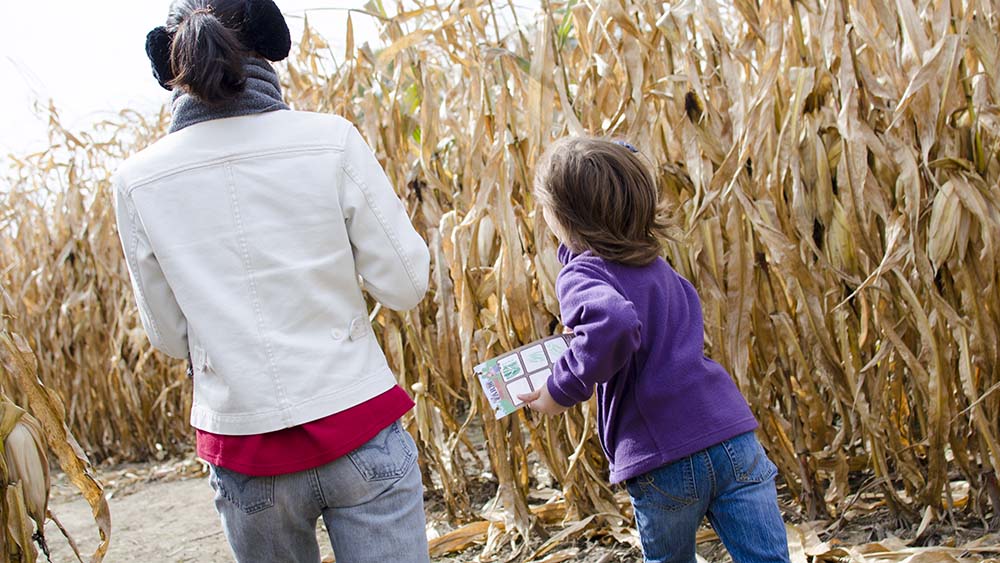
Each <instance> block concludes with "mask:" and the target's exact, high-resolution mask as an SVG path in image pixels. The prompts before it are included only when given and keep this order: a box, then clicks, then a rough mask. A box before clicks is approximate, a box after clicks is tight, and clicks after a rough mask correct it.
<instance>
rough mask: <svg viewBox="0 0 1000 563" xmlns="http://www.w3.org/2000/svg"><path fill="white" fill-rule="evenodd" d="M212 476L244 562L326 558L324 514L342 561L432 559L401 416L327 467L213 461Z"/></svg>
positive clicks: (413, 452)
mask: <svg viewBox="0 0 1000 563" xmlns="http://www.w3.org/2000/svg"><path fill="white" fill-rule="evenodd" d="M211 482H212V487H213V488H215V492H216V494H215V507H216V508H217V509H218V511H219V514H220V515H221V516H222V528H223V530H225V533H226V539H228V540H229V545H230V546H231V547H232V548H233V554H234V555H235V556H236V560H237V561H238V562H239V563H244V562H257V561H268V562H270V561H275V562H277V561H281V562H288V563H293V562H294V563H319V559H320V552H319V544H318V543H317V541H316V521H317V519H319V517H320V516H322V517H323V521H324V522H325V523H326V529H327V531H328V533H329V535H330V541H331V542H332V543H333V552H334V554H335V555H336V556H337V561H345V562H348V563H388V562H392V563H397V562H399V563H429V562H430V557H429V556H428V553H427V535H426V534H427V532H426V528H425V523H424V489H423V484H422V483H421V480H420V468H419V467H418V466H417V447H416V444H414V443H413V438H411V437H410V435H409V433H407V432H406V431H405V430H403V428H402V426H401V425H400V423H399V422H398V421H397V422H394V423H393V424H391V425H390V426H389V427H388V428H386V429H385V430H383V431H382V432H380V433H379V434H378V435H377V436H375V437H374V438H373V439H372V440H371V441H369V442H368V443H367V444H365V445H363V446H361V447H360V448H358V449H356V450H354V451H353V452H351V453H349V454H348V455H346V456H344V457H342V458H340V459H337V460H334V461H333V462H331V463H328V464H326V465H324V466H322V467H317V468H315V469H310V470H308V471H300V472H298V473H289V474H287V475H278V476H277V477H250V476H247V475H243V474H241V473H237V472H235V471H231V470H228V469H224V468H221V467H214V466H213V467H212V476H211Z"/></svg>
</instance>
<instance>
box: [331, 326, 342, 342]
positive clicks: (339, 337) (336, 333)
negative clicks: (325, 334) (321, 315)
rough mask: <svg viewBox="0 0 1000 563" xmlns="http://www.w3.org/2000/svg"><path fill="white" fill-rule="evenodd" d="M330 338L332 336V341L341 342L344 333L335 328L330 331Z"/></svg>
mask: <svg viewBox="0 0 1000 563" xmlns="http://www.w3.org/2000/svg"><path fill="white" fill-rule="evenodd" d="M330 336H332V337H333V339H334V340H343V339H344V331H342V330H340V329H339V328H335V329H333V330H331V331H330Z"/></svg>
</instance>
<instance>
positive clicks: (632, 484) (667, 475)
mask: <svg viewBox="0 0 1000 563" xmlns="http://www.w3.org/2000/svg"><path fill="white" fill-rule="evenodd" d="M626 487H627V488H628V492H629V496H631V497H632V503H633V504H634V505H635V507H636V509H637V510H641V509H643V508H647V507H656V508H659V509H662V510H666V511H668V512H674V511H678V510H682V509H684V508H687V507H689V506H691V505H692V504H695V503H696V502H698V487H697V483H695V476H694V458H693V457H686V458H684V459H681V460H679V461H675V462H673V463H670V464H668V465H665V466H663V467H660V468H658V469H654V470H652V471H650V472H649V473H646V474H644V475H639V476H638V477H635V478H633V479H629V480H628V482H627V483H626Z"/></svg>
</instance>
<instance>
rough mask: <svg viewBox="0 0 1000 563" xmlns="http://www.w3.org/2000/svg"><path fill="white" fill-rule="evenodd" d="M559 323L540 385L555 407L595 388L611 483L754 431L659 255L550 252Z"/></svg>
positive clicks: (686, 288)
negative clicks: (646, 259)
mask: <svg viewBox="0 0 1000 563" xmlns="http://www.w3.org/2000/svg"><path fill="white" fill-rule="evenodd" d="M559 260H560V261H561V262H562V263H563V264H564V267H563V269H562V271H561V272H560V273H559V277H558V279H557V280H556V292H557V295H558V297H559V307H560V309H561V310H562V322H563V324H564V325H565V326H567V327H569V328H570V329H572V330H573V334H574V336H573V339H572V341H571V343H570V347H569V351H567V352H566V353H565V354H564V355H563V356H562V358H560V359H559V361H558V362H557V363H556V365H555V368H554V369H553V373H552V377H550V378H549V381H548V388H549V393H550V394H551V395H552V398H553V399H555V401H556V402H557V403H559V404H560V405H563V406H567V407H568V406H572V405H574V404H576V403H580V402H582V401H586V400H587V399H589V398H590V396H591V395H592V394H593V392H594V387H595V386H596V387H597V417H598V425H599V431H600V437H601V444H602V445H603V446H604V454H605V455H606V456H607V457H608V461H609V462H610V464H611V482H612V483H618V482H621V481H624V480H626V479H630V478H632V477H636V476H638V475H642V474H644V473H647V472H649V471H651V470H653V469H656V468H657V467H661V466H663V465H666V464H668V463H670V462H672V461H676V460H678V459H682V458H684V457H687V456H689V455H691V454H693V453H696V452H699V451H701V450H704V449H706V448H708V447H711V446H714V445H716V444H718V443H720V442H722V441H724V440H728V439H729V438H733V437H735V436H738V435H740V434H743V433H745V432H749V431H751V430H754V429H755V428H757V421H756V420H755V419H754V416H753V413H751V412H750V408H749V406H748V405H747V402H746V400H745V399H744V398H743V396H742V395H741V394H740V391H739V389H738V388H737V387H736V384H735V383H734V382H733V380H732V378H731V377H730V376H729V374H728V373H726V370H725V368H723V367H722V366H720V365H719V364H717V363H715V362H713V361H712V360H710V359H708V358H707V357H705V353H704V345H705V335H704V321H703V320H702V313H701V301H700V300H699V299H698V294H697V292H695V289H694V287H693V286H692V285H691V283H690V282H688V281H687V280H685V279H684V278H682V277H681V276H680V275H679V274H677V272H675V271H674V270H673V268H671V267H670V266H669V265H668V264H667V263H666V261H664V260H663V259H662V258H658V259H656V261H655V262H653V263H652V264H650V265H648V266H642V267H634V266H627V265H625V264H621V263H617V262H611V261H609V260H604V259H603V258H600V257H598V256H596V255H595V254H594V253H592V252H589V251H587V252H583V253H582V254H574V253H572V252H571V251H570V250H569V249H567V248H566V247H565V246H562V247H560V248H559Z"/></svg>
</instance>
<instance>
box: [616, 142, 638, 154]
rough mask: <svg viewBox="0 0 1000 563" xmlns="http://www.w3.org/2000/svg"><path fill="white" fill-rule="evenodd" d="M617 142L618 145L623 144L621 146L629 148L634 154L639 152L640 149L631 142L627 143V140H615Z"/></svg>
mask: <svg viewBox="0 0 1000 563" xmlns="http://www.w3.org/2000/svg"><path fill="white" fill-rule="evenodd" d="M615 144H616V145H621V146H623V147H625V148H627V149H628V150H629V152H631V153H633V154H635V153H638V152H639V149H637V148H635V147H633V146H632V145H630V144H629V143H626V142H625V141H615Z"/></svg>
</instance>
